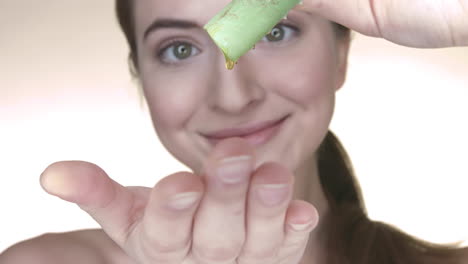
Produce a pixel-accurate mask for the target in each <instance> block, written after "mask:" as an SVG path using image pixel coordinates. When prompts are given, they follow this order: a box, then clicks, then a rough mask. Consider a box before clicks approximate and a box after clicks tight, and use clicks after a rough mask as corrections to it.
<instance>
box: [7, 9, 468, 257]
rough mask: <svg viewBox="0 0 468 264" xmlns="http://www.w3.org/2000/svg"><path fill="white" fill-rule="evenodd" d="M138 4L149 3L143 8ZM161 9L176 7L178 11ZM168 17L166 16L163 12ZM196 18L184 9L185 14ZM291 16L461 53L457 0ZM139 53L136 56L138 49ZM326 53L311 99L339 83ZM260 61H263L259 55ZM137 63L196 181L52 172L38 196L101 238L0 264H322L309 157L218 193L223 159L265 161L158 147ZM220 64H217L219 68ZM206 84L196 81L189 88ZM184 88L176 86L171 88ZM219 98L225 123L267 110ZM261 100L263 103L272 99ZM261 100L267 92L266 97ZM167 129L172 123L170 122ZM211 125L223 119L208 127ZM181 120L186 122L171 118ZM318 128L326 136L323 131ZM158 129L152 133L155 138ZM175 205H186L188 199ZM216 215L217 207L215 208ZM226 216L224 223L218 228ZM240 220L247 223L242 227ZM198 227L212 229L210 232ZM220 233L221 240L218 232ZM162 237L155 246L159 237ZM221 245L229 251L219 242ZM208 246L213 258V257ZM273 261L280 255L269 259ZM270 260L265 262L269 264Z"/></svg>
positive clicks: (37, 247)
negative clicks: (325, 78) (323, 80)
mask: <svg viewBox="0 0 468 264" xmlns="http://www.w3.org/2000/svg"><path fill="white" fill-rule="evenodd" d="M141 2H143V3H146V4H148V3H151V1H149V0H148V1H141ZM155 2H158V1H155ZM158 3H159V4H162V6H159V7H164V4H167V3H169V2H158ZM170 3H171V4H175V3H177V1H175V0H174V1H172V2H170ZM185 3H186V2H185ZM344 6H347V7H346V8H344ZM167 8H168V10H170V9H171V8H172V9H173V7H171V6H167ZM137 9H138V8H137ZM139 10H142V11H141V12H143V13H142V14H141V15H139V16H138V18H140V20H138V23H137V25H139V26H140V28H139V29H138V30H137V31H138V32H141V31H142V30H143V29H144V25H145V23H148V21H145V18H148V19H151V16H152V15H154V14H150V13H146V14H145V13H144V12H146V11H147V10H148V8H147V6H144V5H142V6H140V9H139ZM194 10H195V9H193V10H190V9H186V11H187V12H188V13H187V14H190V11H194ZM353 10H355V12H353ZM428 10H429V12H428ZM297 11H305V12H307V13H311V14H312V13H316V14H320V15H321V16H323V17H326V18H328V19H330V20H333V21H337V22H339V23H341V24H343V25H345V26H348V27H350V28H351V29H354V30H356V31H358V32H361V33H363V34H366V35H370V36H376V37H383V38H385V39H387V40H389V41H392V42H395V43H398V44H401V45H407V46H411V47H421V48H427V47H429V48H438V47H447V46H462V45H468V15H467V14H468V1H466V0H457V1H455V0H443V1H442V0H441V1H412V2H411V5H409V4H408V2H407V1H368V0H362V1H358V0H356V1H349V0H341V1H320V0H316V1H314V0H305V1H304V5H303V6H301V7H298V8H297ZM402 11H404V12H402ZM196 13H197V12H193V14H196ZM198 13H199V12H198ZM354 14H358V15H354ZM209 15H212V14H209ZM208 17H209V16H207V18H208ZM204 19H205V18H204ZM304 21H305V20H304ZM201 22H203V21H201ZM316 25H317V26H316V28H315V29H320V30H322V31H321V32H322V33H324V32H327V29H326V27H325V26H323V25H324V24H321V22H320V21H319V22H318V23H317V24H316ZM427 25H431V26H427ZM311 39H312V38H311ZM328 44H330V43H328ZM139 45H140V46H141V47H142V49H143V50H144V46H145V43H139ZM319 46H320V45H319ZM319 46H317V47H319ZM336 47H337V50H335V53H333V54H338V56H337V57H336V59H337V64H336V65H333V67H332V68H333V69H335V70H336V71H335V72H334V73H333V74H336V75H332V76H330V80H333V81H330V82H329V84H330V83H333V84H332V85H329V87H327V89H329V90H324V91H321V92H323V93H327V92H334V91H336V90H337V89H339V87H340V86H341V84H342V83H343V81H344V75H345V68H346V59H345V58H346V56H347V46H346V45H337V46H336ZM258 49H259V50H261V47H259V48H258ZM205 50H206V49H205ZM302 50H303V49H302ZM213 54H214V53H213ZM276 54H278V55H277V56H280V54H281V53H280V52H276ZM340 54H341V55H340ZM144 55H145V52H144V51H143V52H142V53H139V56H140V61H141V62H142V64H141V65H139V66H140V69H141V70H142V72H141V76H140V77H141V79H142V80H143V84H144V87H146V91H145V92H146V95H147V99H148V100H149V105H150V108H151V106H154V107H152V109H151V110H152V115H153V119H154V120H155V121H159V122H155V126H156V130H157V131H158V133H159V134H160V135H162V140H163V142H165V143H166V145H167V146H168V148H169V149H170V150H171V151H173V153H176V154H175V156H178V158H180V159H181V160H183V161H186V163H188V164H189V165H192V166H190V167H192V168H193V170H194V173H188V172H184V173H176V174H173V175H170V176H168V177H166V178H164V179H163V180H161V181H160V182H159V183H157V184H156V186H155V187H154V188H145V187H140V188H125V187H123V186H120V185H119V184H117V183H116V182H113V181H112V180H111V179H110V178H109V177H108V176H107V175H106V174H105V173H104V172H103V171H102V170H101V169H99V167H97V166H95V165H93V164H89V163H85V162H60V163H55V164H53V165H51V166H50V167H49V168H47V169H46V171H45V172H44V173H43V174H42V177H41V180H42V184H43V187H44V189H46V191H48V192H49V193H51V194H53V195H56V196H58V197H60V198H62V199H64V200H67V201H70V202H73V203H76V204H78V205H79V206H80V207H81V208H82V209H83V210H84V211H86V212H87V213H89V214H90V215H91V216H93V217H94V218H95V219H96V221H97V222H99V223H100V224H101V226H102V227H103V230H104V231H105V232H104V231H103V230H83V231H75V232H69V233H64V234H47V235H43V236H40V237H38V238H34V239H32V240H28V241H25V242H22V243H19V244H17V245H15V246H13V247H12V248H10V249H9V250H7V251H6V252H4V253H3V254H2V255H0V263H2V264H3V263H5V264H9V263H48V264H49V263H52V264H54V263H91V264H92V263H117V264H121V263H122V264H124V263H128V264H130V263H174V264H181V263H184V264H188V263H234V260H237V261H238V263H239V264H243V263H268V264H273V263H274V264H282V263H288V264H291V263H297V264H298V263H322V256H321V252H323V249H322V248H321V245H322V243H321V240H322V239H323V238H322V236H323V234H322V232H321V225H320V223H321V222H325V221H326V214H327V203H326V200H325V199H324V196H323V192H322V190H321V187H320V184H319V183H318V174H317V171H316V168H315V166H314V164H315V163H314V156H313V154H312V153H309V152H305V153H306V154H307V155H305V154H304V155H302V156H301V158H299V159H298V161H297V162H296V161H294V162H291V163H290V164H289V163H287V164H281V162H273V163H268V164H266V165H265V164H264V163H263V162H262V163H260V162H253V163H252V164H250V165H247V167H248V168H247V169H244V171H237V172H236V173H235V175H237V176H243V177H244V180H241V181H240V182H237V183H232V182H231V183H230V184H225V183H221V182H220V180H219V177H217V173H216V171H217V170H218V169H219V167H220V166H221V163H222V160H223V159H225V158H228V159H229V158H232V157H234V158H236V157H237V158H238V157H245V156H249V157H251V161H252V160H262V159H264V157H263V156H262V153H263V152H256V151H254V150H253V149H252V148H251V146H248V144H245V142H243V141H236V140H234V141H232V140H228V141H226V142H223V143H222V144H220V146H217V147H216V148H213V149H209V151H207V153H204V155H200V157H202V158H199V157H198V156H197V155H198V154H193V155H192V156H183V154H178V153H182V152H184V151H185V150H186V149H190V148H186V149H185V148H183V147H182V146H183V145H180V144H179V143H180V142H177V138H171V137H170V136H167V137H166V136H165V135H166V134H165V133H166V132H167V135H172V134H176V133H173V132H176V131H175V130H174V129H175V128H176V124H175V123H174V124H175V125H174V127H171V125H173V124H172V123H170V122H166V123H165V122H164V121H165V120H169V119H166V116H164V115H163V114H161V113H160V112H157V110H158V108H157V107H158V106H160V105H161V102H158V101H157V100H158V99H157V98H158V96H156V94H154V96H153V93H160V92H161V91H157V90H156V91H155V90H154V89H149V88H151V87H158V86H159V84H160V83H158V82H159V81H161V79H160V78H157V79H152V76H154V74H153V73H154V72H152V71H151V70H152V69H151V67H152V64H151V63H150V62H149V61H147V62H146V64H145V58H147V56H144ZM218 55H219V54H218ZM218 55H217V56H218ZM254 56H257V57H256V60H257V61H259V60H262V57H259V56H260V55H255V54H254V53H252V54H250V55H246V56H245V57H244V58H243V61H242V62H241V63H244V66H243V68H244V69H248V68H249V67H251V69H255V68H256V67H254V66H255V65H254V60H252V58H254ZM222 59H223V58H222V57H219V61H220V62H222V61H223V60H222ZM216 67H218V68H220V69H221V68H223V67H224V65H223V64H222V63H220V64H219V65H217V66H216ZM239 68H241V67H239ZM257 68H258V67H257ZM145 72H146V73H145ZM168 73H169V72H168ZM266 73H267V72H266ZM237 74H238V75H237V77H233V76H227V75H226V76H224V78H231V79H228V80H230V82H229V83H235V84H246V83H247V84H249V85H252V86H251V87H259V84H258V83H248V82H246V80H247V79H246V76H248V75H247V72H240V71H239V72H237ZM261 75H262V74H261V72H258V76H261ZM319 75H323V74H319ZM169 76H170V75H169ZM235 78H238V79H235ZM290 78H291V79H297V78H293V77H290ZM165 80H166V81H171V84H173V85H174V84H177V83H174V81H173V80H171V79H165ZM206 81H207V80H199V82H197V81H195V83H203V82H206ZM211 81H213V80H211ZM218 81H219V80H218ZM274 81H276V82H277V81H278V80H274ZM309 81H311V80H309ZM306 83H307V82H306ZM157 84H158V85H157ZM183 85H184V84H183V83H181V86H183ZM325 86H326V85H325ZM226 87H227V88H226V89H225V92H226V93H228V94H226V95H229V96H228V98H232V99H233V100H232V101H231V102H225V101H221V99H222V98H223V97H222V96H220V97H219V98H218V99H217V100H218V101H216V100H215V99H212V100H213V101H210V103H211V107H216V109H217V111H219V110H222V111H223V113H224V114H226V113H230V114H233V113H235V112H236V111H237V113H240V112H241V111H240V110H242V109H243V108H244V107H246V106H247V105H253V104H247V103H249V102H250V103H252V102H255V103H256V104H257V105H259V102H263V101H262V100H265V99H264V98H263V97H261V96H260V93H258V94H250V95H245V93H242V92H240V91H241V89H240V88H242V87H241V85H239V86H238V87H234V86H226ZM299 88H300V87H299ZM268 89H270V91H273V90H272V89H271V88H268ZM268 89H265V90H266V91H269V90H268ZM200 91H201V90H198V91H196V93H200ZM258 91H260V90H258ZM301 92H302V93H304V92H306V91H301ZM302 93H298V94H297V96H298V97H304V96H303V94H302ZM158 95H160V94H158ZM165 95H166V97H161V96H159V98H171V96H172V98H175V97H174V96H176V95H175V94H165ZM322 95H323V94H322ZM249 96H250V97H249ZM285 97H286V96H285ZM289 98H294V95H293V94H289ZM317 98H320V99H323V98H325V97H323V98H322V97H317ZM322 101H323V100H322ZM298 103H299V104H300V103H301V102H300V101H298ZM308 103H310V102H308ZM187 105H189V104H187ZM194 105H198V104H194ZM276 105H278V104H276ZM330 106H331V105H330ZM171 107H172V106H171ZM187 109H188V108H186V109H183V110H187ZM213 109H214V108H213ZM173 110H174V109H173ZM189 110H190V111H191V112H190V116H193V115H194V114H199V113H201V112H200V111H198V110H200V109H195V110H194V109H189ZM196 110H197V111H196ZM181 112H183V111H181ZM318 112H320V111H318ZM187 113H189V112H187ZM204 113H206V112H204ZM323 113H325V111H324V112H323ZM216 114H219V112H218V113H216ZM231 116H232V115H231ZM169 117H171V118H173V116H171V115H169ZM205 117H206V116H205ZM213 117H216V118H217V117H221V116H220V115H211V116H210V118H213ZM197 118H198V119H197V120H195V121H194V122H192V123H191V124H196V123H197V122H196V121H199V122H200V123H203V121H204V120H203V116H201V115H198V116H197ZM180 119H181V120H182V119H184V117H183V116H181V117H180ZM325 119H326V118H325ZM175 120H177V118H175ZM220 120H221V119H220ZM171 121H172V120H171ZM161 123H162V124H163V125H161ZM164 124H165V125H166V126H164ZM220 124H221V123H220ZM323 124H326V120H325V121H324V122H323ZM158 125H159V126H160V127H157V126H158ZM325 129H326V126H324V127H323V129H322V130H320V131H322V132H315V133H318V134H317V140H318V139H320V138H321V135H322V136H323V135H324V132H325ZM178 144H179V145H178ZM192 153H197V152H192ZM231 161H232V159H231ZM263 161H264V160H263ZM299 161H300V162H299ZM305 164H308V165H307V166H306V165H305ZM280 183H283V184H286V187H285V190H286V194H284V196H283V198H282V199H279V201H277V202H278V203H277V204H275V205H271V204H270V205H265V204H264V203H263V202H262V200H261V199H260V197H259V196H258V195H257V192H256V191H257V189H258V188H259V186H260V185H263V184H275V185H276V184H280ZM276 186H277V185H276ZM276 190H277V191H278V190H279V189H276ZM187 192H190V193H193V192H196V193H200V196H199V198H198V199H196V200H195V201H194V203H193V204H192V205H191V206H189V207H187V208H184V209H183V208H182V204H181V203H180V202H179V203H177V204H175V207H176V208H174V207H170V206H168V205H170V204H171V202H170V201H171V197H173V195H175V194H180V193H187ZM184 200H185V201H188V198H187V196H185V199H184ZM179 201H180V200H179ZM221 204H222V205H223V206H220V205H221ZM227 215H228V216H229V217H226V216H227ZM244 220H245V221H246V223H247V224H246V225H245V226H244ZM154 223H158V224H154ZM192 223H193V226H192ZM290 224H300V225H301V224H305V226H304V227H305V229H304V230H302V231H294V229H293V228H292V227H291V225H290ZM207 226H209V227H210V228H211V229H210V230H208V228H206V227H207ZM227 226H229V228H226V227H227ZM249 226H250V228H249ZM207 230H208V231H207ZM259 230H264V231H265V232H259ZM254 231H257V232H254ZM160 234H165V235H164V236H160ZM226 237H227V238H229V239H220V238H226ZM162 238H163V239H162ZM213 245H216V246H218V248H213ZM288 245H291V246H288ZM65 252H66V253H65ZM272 252H278V253H279V254H278V255H274V254H272ZM272 255H274V256H275V257H274V258H273V259H271V258H269V257H271V256H272ZM467 258H468V257H467Z"/></svg>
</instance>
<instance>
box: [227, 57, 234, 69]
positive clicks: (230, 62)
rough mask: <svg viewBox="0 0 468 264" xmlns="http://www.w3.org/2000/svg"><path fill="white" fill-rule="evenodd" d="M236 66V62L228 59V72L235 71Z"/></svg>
mask: <svg viewBox="0 0 468 264" xmlns="http://www.w3.org/2000/svg"><path fill="white" fill-rule="evenodd" d="M235 64H236V63H235V62H233V61H232V60H230V59H229V58H227V57H226V68H227V69H228V70H232V69H234V65H235Z"/></svg>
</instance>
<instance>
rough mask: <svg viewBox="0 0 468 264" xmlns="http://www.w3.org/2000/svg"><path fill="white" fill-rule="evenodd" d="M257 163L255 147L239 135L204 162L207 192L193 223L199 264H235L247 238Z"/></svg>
mask: <svg viewBox="0 0 468 264" xmlns="http://www.w3.org/2000/svg"><path fill="white" fill-rule="evenodd" d="M253 166H254V157H253V149H252V147H251V146H250V145H249V144H248V143H247V142H246V141H245V140H242V139H239V138H234V139H228V140H225V141H222V142H220V143H218V144H217V145H216V147H215V148H214V150H213V154H212V155H211V156H210V157H209V158H208V161H207V163H206V164H205V175H204V177H205V188H206V190H205V195H204V197H203V200H202V202H201V203H200V206H199V209H198V211H197V215H196V217H195V223H194V231H193V232H194V235H193V243H192V253H193V256H194V258H195V259H196V260H197V262H198V263H207V264H208V263H232V262H234V260H235V258H236V257H237V256H238V254H239V252H240V250H241V248H242V245H243V243H244V239H245V202H246V194H247V189H248V185H249V180H250V174H251V172H252V170H253Z"/></svg>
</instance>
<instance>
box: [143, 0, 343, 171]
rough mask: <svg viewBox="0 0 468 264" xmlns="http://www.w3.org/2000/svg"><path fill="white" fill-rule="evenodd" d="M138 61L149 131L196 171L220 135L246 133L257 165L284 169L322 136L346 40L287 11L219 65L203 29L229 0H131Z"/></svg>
mask: <svg viewBox="0 0 468 264" xmlns="http://www.w3.org/2000/svg"><path fill="white" fill-rule="evenodd" d="M134 3H135V17H136V19H135V20H136V21H135V27H136V28H135V29H136V38H137V49H138V52H137V58H138V69H139V74H140V79H141V83H142V86H143V90H144V93H145V96H146V99H147V102H148V105H149V109H150V111H151V116H152V120H153V123H154V127H155V129H156V132H157V134H158V136H159V138H160V140H161V141H162V143H163V144H164V146H165V147H166V148H167V149H168V150H169V152H171V153H172V154H173V155H174V156H175V157H176V158H177V159H179V160H180V161H181V162H183V163H184V164H186V165H187V166H189V167H190V168H192V169H193V170H194V171H195V172H199V171H200V170H201V168H202V163H203V161H204V160H205V158H206V157H207V155H208V154H209V153H210V151H211V150H212V148H213V146H214V145H215V144H216V142H218V141H219V140H222V139H224V138H228V137H243V138H245V139H246V140H247V141H249V142H250V143H251V144H253V145H255V147H256V150H257V153H256V154H257V157H256V158H257V165H258V164H261V163H264V162H266V161H278V162H281V163H283V164H284V165H285V166H287V167H288V168H289V169H291V170H295V169H297V168H298V166H300V164H301V163H302V162H303V161H304V160H305V159H307V158H310V157H311V155H313V154H314V153H315V151H316V150H317V148H318V146H319V145H320V143H321V141H322V140H323V138H324V137H325V135H326V133H327V131H328V126H329V123H330V120H331V117H332V114H333V109H334V98H335V97H334V95H335V91H336V90H337V89H338V88H339V87H340V86H341V85H342V83H343V81H344V77H345V71H346V57H347V46H348V45H347V44H348V43H346V41H343V40H341V41H340V40H337V38H336V36H335V33H334V31H333V26H332V24H331V23H330V22H329V21H327V20H324V19H322V18H320V17H317V16H314V15H312V14H310V13H306V12H303V11H296V10H293V11H291V12H290V13H289V16H288V19H287V20H283V21H282V22H281V23H280V24H278V26H277V27H276V28H274V30H273V31H272V33H271V34H269V35H268V36H266V37H265V38H264V39H263V40H261V41H260V42H259V43H258V44H257V45H256V47H255V49H253V50H251V51H249V52H248V53H247V54H245V55H244V56H243V57H241V58H240V59H239V61H238V64H237V65H236V67H235V68H234V70H227V69H226V67H225V61H224V55H223V54H222V52H221V51H220V50H219V49H218V48H217V46H216V45H215V44H214V42H213V41H212V40H211V39H210V37H209V35H208V34H207V33H206V32H205V31H204V30H203V25H204V24H205V23H207V22H208V21H209V20H210V18H211V17H213V16H214V15H215V14H216V13H217V12H218V11H220V10H221V9H222V8H223V7H224V6H225V5H227V4H228V3H229V0H198V1H186V0H138V1H134Z"/></svg>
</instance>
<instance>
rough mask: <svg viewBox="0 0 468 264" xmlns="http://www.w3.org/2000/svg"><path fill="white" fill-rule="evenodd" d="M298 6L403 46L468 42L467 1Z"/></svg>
mask: <svg viewBox="0 0 468 264" xmlns="http://www.w3.org/2000/svg"><path fill="white" fill-rule="evenodd" d="M296 9H300V10H304V11H309V12H312V13H318V14H320V15H322V16H324V17H326V18H327V19H329V20H332V21H335V22H337V23H339V24H342V25H344V26H346V27H348V28H350V29H353V30H355V31H357V32H359V33H362V34H364V35H368V36H373V37H382V38H385V39H387V40H389V41H392V42H394V43H397V44H400V45H405V46H410V47H417V48H441V47H450V46H465V45H468V0H304V4H303V5H298V7H297V8H296Z"/></svg>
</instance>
